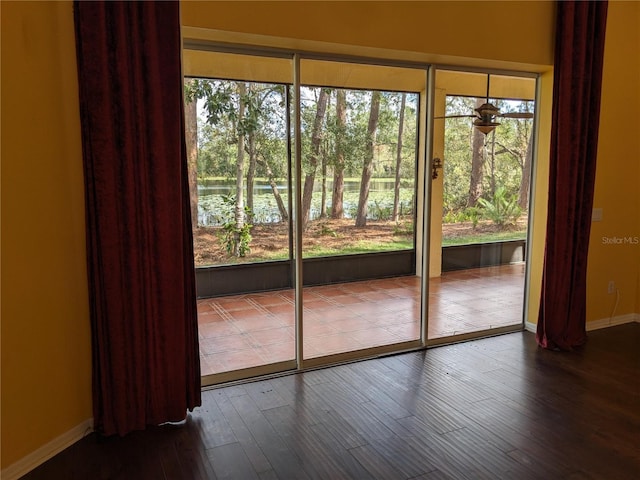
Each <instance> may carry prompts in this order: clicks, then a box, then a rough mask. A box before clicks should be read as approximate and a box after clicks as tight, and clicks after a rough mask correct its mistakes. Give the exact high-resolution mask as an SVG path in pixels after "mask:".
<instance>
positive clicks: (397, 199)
mask: <svg viewBox="0 0 640 480" xmlns="http://www.w3.org/2000/svg"><path fill="white" fill-rule="evenodd" d="M406 103H407V94H406V93H403V94H402V100H401V101H400V113H399V115H398V143H397V145H396V182H395V184H394V189H393V212H392V214H391V218H392V219H393V221H394V222H397V221H398V204H399V203H400V178H401V177H400V169H401V168H400V167H401V165H402V134H403V130H404V109H405V105H406Z"/></svg>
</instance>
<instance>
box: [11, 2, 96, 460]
mask: <svg viewBox="0 0 640 480" xmlns="http://www.w3.org/2000/svg"><path fill="white" fill-rule="evenodd" d="M1 5H2V7H1V8H2V12H1V13H2V468H5V467H7V466H8V465H11V464H12V463H14V462H16V461H17V460H19V459H21V458H22V457H24V456H25V455H27V454H29V453H30V452H33V451H34V450H36V449H37V448H38V447H40V446H42V445H43V444H45V443H47V442H49V441H51V440H52V439H54V438H56V437H58V436H60V435H61V434H63V433H65V432H67V431H69V430H70V429H72V428H73V427H76V426H77V425H78V424H80V423H82V422H83V421H85V420H86V419H88V418H90V417H91V415H92V413H91V345H90V324H89V306H88V300H87V279H86V267H85V254H84V251H85V241H84V196H83V183H82V182H83V177H82V154H81V142H80V122H79V114H78V87H77V80H76V62H75V46H74V33H73V21H72V20H73V17H72V10H71V3H64V4H59V3H53V2H41V3H40V2H37V3H32V2H23V3H11V2H4V1H3V2H1Z"/></svg>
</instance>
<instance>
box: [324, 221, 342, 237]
mask: <svg viewBox="0 0 640 480" xmlns="http://www.w3.org/2000/svg"><path fill="white" fill-rule="evenodd" d="M320 235H324V236H329V237H338V233H337V232H336V231H335V230H334V229H332V228H331V227H330V226H329V225H327V224H326V223H322V224H321V225H320Z"/></svg>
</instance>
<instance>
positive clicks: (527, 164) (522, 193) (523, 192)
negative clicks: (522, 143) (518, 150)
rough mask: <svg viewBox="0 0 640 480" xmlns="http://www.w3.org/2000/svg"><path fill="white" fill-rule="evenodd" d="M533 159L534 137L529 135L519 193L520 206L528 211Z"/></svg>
mask: <svg viewBox="0 0 640 480" xmlns="http://www.w3.org/2000/svg"><path fill="white" fill-rule="evenodd" d="M532 157H533V135H529V141H528V142H527V153H526V155H525V157H524V165H523V166H522V178H521V180H520V189H519V191H518V206H519V207H520V208H521V209H522V210H523V211H526V210H527V207H528V206H529V184H530V183H531V160H532Z"/></svg>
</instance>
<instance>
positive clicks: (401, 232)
mask: <svg viewBox="0 0 640 480" xmlns="http://www.w3.org/2000/svg"><path fill="white" fill-rule="evenodd" d="M393 234H394V235H397V236H399V237H405V236H410V235H411V236H412V235H413V222H398V223H396V224H395V225H394V227H393Z"/></svg>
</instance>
